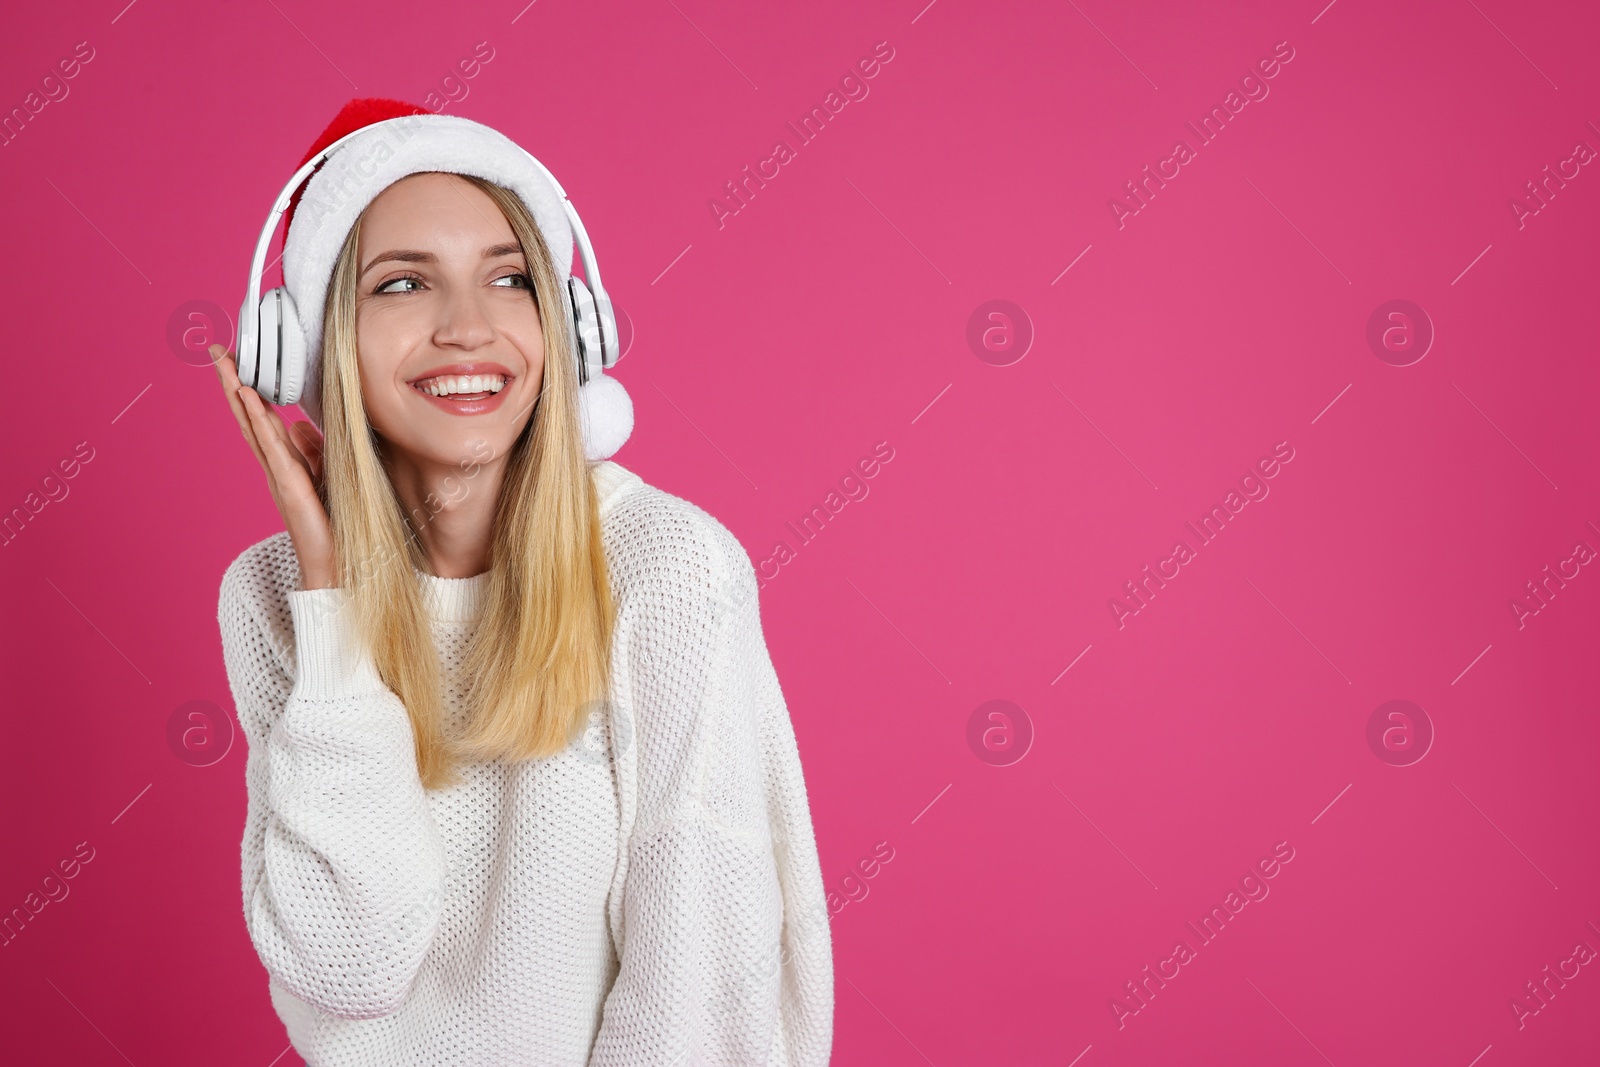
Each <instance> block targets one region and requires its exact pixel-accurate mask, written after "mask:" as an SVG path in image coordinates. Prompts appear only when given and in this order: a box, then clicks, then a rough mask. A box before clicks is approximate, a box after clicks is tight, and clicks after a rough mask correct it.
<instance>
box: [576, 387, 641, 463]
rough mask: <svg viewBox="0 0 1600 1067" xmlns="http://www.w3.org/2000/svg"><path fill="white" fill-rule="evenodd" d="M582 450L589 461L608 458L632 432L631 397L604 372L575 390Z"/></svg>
mask: <svg viewBox="0 0 1600 1067" xmlns="http://www.w3.org/2000/svg"><path fill="white" fill-rule="evenodd" d="M578 411H579V416H580V418H581V419H582V425H583V453H584V455H585V456H586V457H587V458H588V460H589V461H590V462H591V463H593V462H595V461H596V460H602V459H610V458H611V455H612V453H614V452H616V450H617V449H619V448H621V447H622V445H623V442H625V441H626V440H627V439H628V435H629V434H631V433H633V400H632V398H631V397H629V396H628V391H627V390H626V389H624V388H623V387H622V383H621V382H619V381H617V380H616V379H615V378H611V377H607V376H606V375H604V374H601V375H599V376H598V377H595V378H591V379H589V381H588V382H587V383H586V384H585V385H584V386H583V387H582V388H580V389H579V390H578Z"/></svg>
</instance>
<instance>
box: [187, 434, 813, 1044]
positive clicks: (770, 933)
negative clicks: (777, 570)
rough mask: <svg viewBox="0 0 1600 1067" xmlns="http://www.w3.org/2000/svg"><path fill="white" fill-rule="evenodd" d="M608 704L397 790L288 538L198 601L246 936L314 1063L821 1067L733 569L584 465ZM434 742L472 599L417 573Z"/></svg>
mask: <svg viewBox="0 0 1600 1067" xmlns="http://www.w3.org/2000/svg"><path fill="white" fill-rule="evenodd" d="M590 469H591V472H592V476H593V477H594V479H595V482H596V485H597V487H598V488H599V490H600V495H601V524H602V532H603V540H604V544H605V552H606V561H607V565H608V567H609V568H610V576H611V583H612V588H613V594H614V597H615V599H616V601H617V608H618V616H617V627H616V636H615V641H614V647H613V651H612V658H611V683H612V699H611V702H610V704H609V707H608V706H606V705H601V704H597V705H596V706H595V707H594V708H593V709H592V710H591V712H590V717H589V723H588V730H587V732H586V733H585V734H584V735H583V736H582V738H580V739H579V740H578V741H575V742H574V743H573V744H572V745H570V746H569V747H568V748H567V749H566V750H564V751H563V752H561V753H559V754H557V755H555V756H552V757H549V758H546V759H541V760H533V761H527V762H523V763H517V764H508V763H505V762H503V761H482V762H476V763H468V764H466V765H464V767H463V772H464V773H463V778H462V782H461V783H460V784H458V785H456V786H453V787H451V788H448V789H443V790H436V791H428V790H424V789H423V787H422V783H421V781H420V779H419V777H418V774H417V769H416V761H415V757H414V754H413V748H412V743H413V734H412V728H411V723H410V720H409V719H408V717H407V715H406V710H405V707H404V705H403V704H402V703H401V701H400V698H399V697H398V696H397V695H396V694H395V693H394V692H393V691H392V690H390V689H389V688H387V687H386V686H385V685H384V683H383V681H382V679H381V677H380V676H379V675H378V673H377V670H376V667H375V665H374V663H373V660H372V658H371V655H370V653H369V651H368V650H367V649H366V647H365V646H364V644H363V643H361V642H360V641H359V639H358V637H357V635H356V633H355V630H354V627H353V626H352V625H351V622H350V614H351V613H350V612H348V611H345V610H343V609H344V608H345V607H346V606H347V605H346V604H345V601H344V596H345V594H344V593H343V591H342V590H338V589H319V590H304V589H301V588H300V571H299V563H298V560H297V558H296V556H295V553H294V546H293V544H292V543H291V542H290V540H289V536H288V533H287V532H280V533H277V534H274V535H272V536H271V537H268V538H266V539H265V540H263V541H260V542H258V543H257V544H255V545H252V546H251V547H250V548H248V549H246V550H245V551H244V552H243V553H242V554H240V556H239V557H238V558H237V559H235V560H234V561H233V563H232V564H231V565H230V566H229V567H228V569H227V572H226V574H225V575H224V577H223V581H222V588H221V594H220V597H219V602H218V610H217V619H218V624H219V627H220V629H221V634H222V648H223V656H224V660H225V663H226V666H227V672H228V679H229V684H230V686H231V688H232V690H233V697H234V703H235V706H236V707H237V709H238V715H239V722H240V725H241V726H242V728H243V732H244V734H245V737H246V738H247V740H248V742H249V755H248V759H247V762H246V765H245V780H246V786H247V794H248V808H247V814H246V821H245V832H244V839H243V843H242V850H241V851H242V874H243V891H244V917H245V924H246V926H247V928H248V930H249V934H250V939H251V942H252V943H253V944H254V946H255V949H256V952H257V954H258V955H259V956H260V958H261V962H262V963H263V964H264V965H265V967H266V969H267V973H268V989H269V992H270V995H271V999H272V1004H273V1007H274V1008H275V1009H276V1010H277V1012H278V1015H279V1017H280V1018H282V1020H283V1022H284V1025H285V1027H286V1028H287V1031H288V1035H289V1039H290V1041H292V1042H293V1044H294V1047H295V1049H296V1050H297V1051H298V1052H299V1053H300V1055H301V1056H303V1057H304V1058H305V1059H306V1060H307V1061H308V1062H309V1063H310V1064H311V1065H312V1067H367V1065H373V1067H376V1065H380V1064H381V1065H384V1067H408V1065H419V1067H420V1065H424V1064H428V1065H433V1064H451V1065H461V1064H472V1065H519V1067H524V1065H525V1067H538V1065H551V1067H556V1065H561V1067H577V1065H588V1067H646V1065H668V1064H672V1065H678V1067H698V1065H706V1067H721V1065H728V1067H732V1065H741V1067H742V1065H747V1064H771V1065H773V1067H786V1065H797V1067H798V1065H804V1067H820V1065H823V1064H826V1063H827V1062H828V1058H829V1053H830V1050H831V1046H832V1038H833V959H832V942H831V935H830V931H829V926H828V912H827V906H826V902H825V897H824V891H823V885H822V877H821V869H820V865H819V863H818V856H817V848H816V841H815V838H814V836H813V831H812V824H811V816H810V810H809V807H808V802H807V796H806V789H805V782H804V779H803V776H802V773H801V766H800V759H799V752H798V748H797V745H796V742H795V735H794V730H793V726H792V723H791V721H790V718H789V713H788V710H787V706H786V704H785V702H784V698H783V694H782V691H781V689H780V687H779V684H778V679H777V675H776V673H775V672H774V670H773V667H772V661H771V658H770V656H769V654H768V651H767V647H766V643H765V640H764V638H763V636H762V632H761V625H760V613H759V605H758V600H757V596H756V579H755V571H754V569H753V567H752V566H751V564H750V559H749V556H748V555H747V554H746V553H745V551H744V549H743V547H742V546H741V545H740V544H739V542H738V540H737V539H735V538H734V537H733V535H732V534H731V533H730V532H729V531H728V530H727V529H726V528H725V527H724V526H723V525H722V524H721V523H719V522H718V521H717V520H716V519H715V518H713V517H712V516H710V515H709V514H707V513H706V512H705V511H703V510H701V509H700V508H698V507H696V506H695V505H693V504H691V503H689V502H687V501H685V500H682V499H680V498H678V497H675V496H673V495H671V494H669V493H666V492H664V491H662V490H660V489H657V488H655V487H653V486H651V485H648V484H647V483H645V482H644V481H642V480H641V479H640V478H639V477H638V476H637V475H635V474H633V473H632V472H630V471H627V470H626V469H624V468H622V467H621V466H619V465H617V464H616V463H613V462H610V461H603V462H600V463H596V464H593V465H592V466H591V468H590ZM417 579H418V581H419V582H421V583H422V589H423V595H424V599H425V602H426V604H427V606H428V612H429V617H430V625H431V628H432V634H433V639H434V643H435V647H436V650H437V652H438V655H439V657H440V668H441V674H442V681H443V697H444V704H445V707H446V716H447V723H446V732H447V733H450V732H455V731H457V730H459V729H460V728H461V727H463V725H464V724H465V722H466V717H465V715H466V701H465V699H464V698H465V680H464V678H463V676H462V674H461V669H460V668H461V665H462V663H463V662H464V655H465V651H466V647H467V642H468V639H469V638H470V637H471V635H472V633H473V631H474V628H475V625H476V622H475V620H476V618H477V614H478V609H479V605H480V603H481V598H482V595H483V592H484V589H485V587H486V580H487V575H486V574H484V575H477V576H475V577H471V578H455V579H449V578H438V577H434V576H433V575H428V574H423V573H421V572H417Z"/></svg>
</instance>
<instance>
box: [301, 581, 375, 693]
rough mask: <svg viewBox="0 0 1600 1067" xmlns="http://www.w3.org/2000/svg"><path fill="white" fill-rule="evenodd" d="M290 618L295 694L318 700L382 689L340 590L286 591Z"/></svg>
mask: <svg viewBox="0 0 1600 1067" xmlns="http://www.w3.org/2000/svg"><path fill="white" fill-rule="evenodd" d="M289 617H290V619H291V620H292V621H293V623H294V643H295V657H296V661H297V668H298V671H299V674H298V676H297V677H296V679H295V683H294V690H293V695H295V696H298V697H300V698H302V699H309V700H320V699H327V698H329V697H346V696H360V695H363V694H367V693H375V692H382V691H383V690H384V689H385V688H386V687H385V686H384V684H383V677H382V676H381V675H380V674H379V673H378V667H377V663H376V662H375V661H374V660H373V658H372V653H371V650H370V649H368V648H367V646H366V643H365V642H364V641H362V640H361V639H360V636H359V634H358V632H357V628H356V625H355V611H354V607H353V606H352V605H351V604H350V601H349V599H348V597H347V596H346V594H345V591H344V590H343V589H337V588H335V589H297V590H294V591H292V592H290V593H289Z"/></svg>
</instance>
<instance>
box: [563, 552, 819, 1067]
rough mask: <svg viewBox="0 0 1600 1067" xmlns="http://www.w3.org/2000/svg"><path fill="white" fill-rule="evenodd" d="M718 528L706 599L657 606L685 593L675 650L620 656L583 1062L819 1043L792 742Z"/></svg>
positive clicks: (746, 1056)
mask: <svg viewBox="0 0 1600 1067" xmlns="http://www.w3.org/2000/svg"><path fill="white" fill-rule="evenodd" d="M719 533H720V534H721V535H722V536H720V537H719V538H718V541H719V542H720V543H721V544H722V548H721V549H720V555H721V558H722V559H723V560H724V566H723V568H722V574H721V575H720V576H719V577H718V578H716V579H715V580H714V583H713V589H712V590H711V591H710V595H709V596H705V595H703V593H702V591H700V590H690V591H688V592H687V593H686V594H684V595H680V596H678V597H675V598H673V600H672V601H671V602H675V603H677V604H679V605H682V604H693V605H695V606H694V607H693V608H691V609H690V610H689V612H688V615H687V617H686V618H683V617H680V618H679V619H678V620H677V622H678V623H679V625H678V626H677V627H676V633H677V634H678V635H679V638H680V641H675V642H674V647H675V648H676V649H679V650H680V654H679V655H676V656H672V657H665V656H657V655H652V653H651V649H650V648H649V647H648V645H641V642H640V641H639V639H638V635H637V634H636V635H635V638H634V645H635V647H633V648H632V649H630V650H629V652H628V653H627V654H628V655H629V657H630V660H631V662H632V667H631V672H632V678H633V686H632V690H633V693H634V696H635V702H636V706H635V707H634V708H633V709H632V712H631V714H632V716H633V718H634V720H636V721H635V722H634V724H633V726H632V729H633V733H634V735H635V738H636V744H635V745H634V752H635V754H636V763H635V767H636V778H637V788H636V793H637V798H638V819H637V822H636V825H635V827H634V829H633V832H632V833H631V835H630V838H629V843H628V847H627V856H626V863H627V869H626V876H625V882H624V890H623V900H622V911H623V924H622V928H623V932H624V934H623V938H622V944H621V952H620V968H619V970H618V974H617V977H616V980H615V982H614V983H613V985H612V988H611V991H610V993H609V995H608V997H607V999H606V1002H605V1006H604V1011H603V1015H602V1019H601V1025H600V1030H599V1033H598V1035H597V1037H596V1041H595V1045H594V1049H593V1052H592V1054H591V1057H590V1060H589V1064H590V1067H647V1065H649V1067H654V1065H660V1067H665V1065H668V1064H674V1065H680V1067H702V1065H703V1067H734V1065H739V1067H747V1065H754V1064H767V1065H771V1067H790V1065H793V1067H823V1065H825V1064H826V1063H827V1062H828V1058H829V1053H830V1051H831V1047H832V1038H833V958H832V944H831V939H830V930H829V926H828V913H827V906H826V901H825V894H824V891H823V885H822V877H821V870H820V865H819V862H818V856H817V848H816V842H815V839H814V837H813V832H812V824H811V817H810V811H809V808H808V806H807V800H806V793H805V783H804V779H803V776H802V773H801V767H800V760H799V752H798V749H797V746H796V743H795V735H794V731H793V728H792V724H791V722H790V719H789V714H788V710H787V708H786V706H785V703H784V699H783V694H782V691H781V689H780V687H779V684H778V679H777V675H776V673H775V672H774V670H773V666H772V661H771V658H770V656H769V654H768V651H767V646H766V642H765V639H764V638H763V636H762V633H761V624H760V615H759V606H758V602H757V597H756V582H755V574H754V570H753V568H752V567H751V566H750V563H749V557H748V556H747V555H746V554H745V553H744V550H743V548H742V547H740V546H739V544H738V542H737V541H736V540H734V539H733V537H732V535H731V534H728V533H726V531H723V530H720V528H719ZM640 629H641V630H643V629H647V627H640ZM684 634H692V635H695V636H693V637H692V638H691V639H690V640H689V641H688V642H687V644H686V646H685V644H684V643H681V638H682V635H684ZM702 662H703V663H704V664H708V665H709V666H707V667H704V668H702V667H701V663H702ZM667 707H670V708H673V709H682V708H687V709H689V710H688V712H686V713H684V714H679V713H678V712H677V711H674V712H672V713H669V712H667V711H666V710H665V709H666V708H667Z"/></svg>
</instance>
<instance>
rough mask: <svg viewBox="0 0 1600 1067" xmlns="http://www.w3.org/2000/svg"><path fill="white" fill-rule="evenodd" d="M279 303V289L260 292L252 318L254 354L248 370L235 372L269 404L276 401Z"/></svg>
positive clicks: (281, 300)
mask: <svg viewBox="0 0 1600 1067" xmlns="http://www.w3.org/2000/svg"><path fill="white" fill-rule="evenodd" d="M282 304H283V290H282V289H268V290H267V291H266V292H265V293H262V294H261V304H260V307H259V314H258V315H257V317H256V322H257V323H258V326H257V328H256V357H255V359H254V360H253V361H252V362H251V365H250V368H249V370H250V373H249V374H248V375H246V374H245V373H244V372H243V371H242V370H241V372H240V374H239V383H240V384H241V385H248V386H249V387H250V388H252V389H254V390H255V391H256V392H257V393H259V394H260V395H261V399H263V400H266V401H269V402H271V403H277V388H278V337H279V336H280V334H281V333H282V330H281V328H280V327H279V314H280V308H281V307H282Z"/></svg>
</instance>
